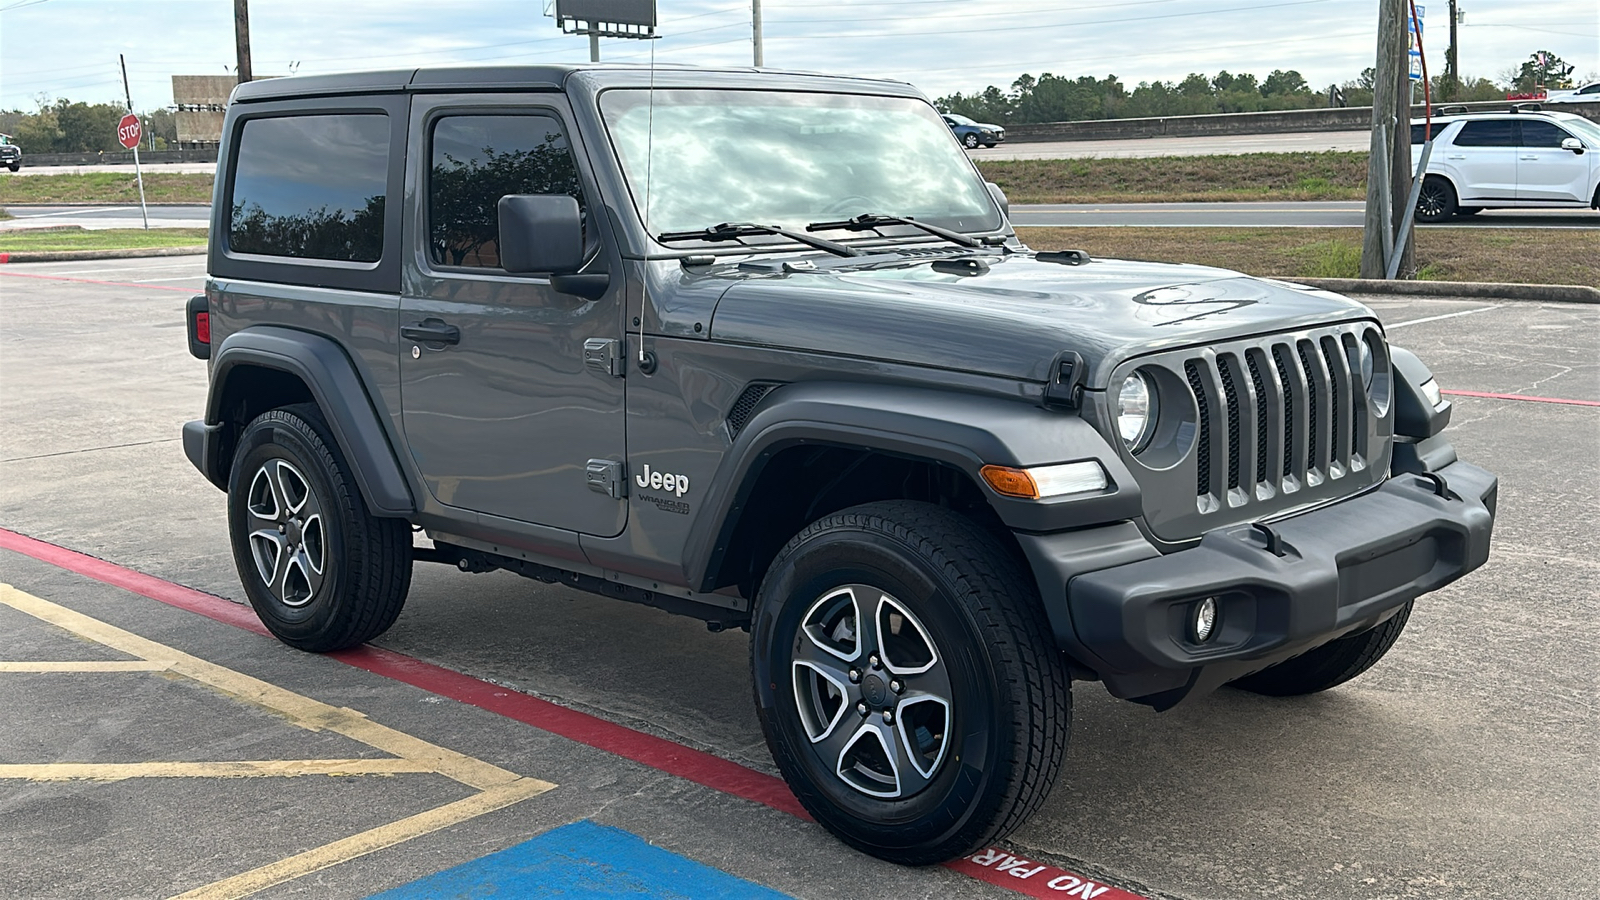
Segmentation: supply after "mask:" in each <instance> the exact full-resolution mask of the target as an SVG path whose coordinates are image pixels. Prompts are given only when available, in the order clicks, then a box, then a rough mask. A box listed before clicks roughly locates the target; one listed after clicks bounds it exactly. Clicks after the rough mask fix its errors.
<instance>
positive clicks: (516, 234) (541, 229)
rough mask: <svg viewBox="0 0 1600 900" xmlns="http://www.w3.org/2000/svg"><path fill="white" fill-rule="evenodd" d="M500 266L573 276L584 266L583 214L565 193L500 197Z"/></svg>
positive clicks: (529, 271) (513, 270) (518, 270)
mask: <svg viewBox="0 0 1600 900" xmlns="http://www.w3.org/2000/svg"><path fill="white" fill-rule="evenodd" d="M499 213H500V265H501V266H502V267H503V268H504V269H505V270H506V271H507V272H512V273H516V274H525V273H538V274H549V275H570V274H572V273H574V272H577V271H578V269H579V268H580V267H581V266H582V265H583V217H582V214H581V213H580V212H579V211H578V201H576V200H574V199H572V197H570V196H568V195H566V194H508V195H506V196H504V197H501V198H500V206H499Z"/></svg>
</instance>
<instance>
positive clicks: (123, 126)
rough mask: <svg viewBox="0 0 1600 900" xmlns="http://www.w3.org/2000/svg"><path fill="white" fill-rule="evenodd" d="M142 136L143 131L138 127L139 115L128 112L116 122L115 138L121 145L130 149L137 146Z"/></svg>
mask: <svg viewBox="0 0 1600 900" xmlns="http://www.w3.org/2000/svg"><path fill="white" fill-rule="evenodd" d="M143 136H144V131H143V129H141V128H140V127H139V117H138V116H136V115H134V114H133V113H128V114H127V115H125V116H123V117H122V121H121V122H118V123H117V140H118V141H120V142H122V146H124V147H127V148H128V149H129V150H132V149H133V148H134V147H137V146H139V139H140V138H141V137H143Z"/></svg>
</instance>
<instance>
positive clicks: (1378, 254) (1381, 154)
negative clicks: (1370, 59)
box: [1361, 0, 1411, 278]
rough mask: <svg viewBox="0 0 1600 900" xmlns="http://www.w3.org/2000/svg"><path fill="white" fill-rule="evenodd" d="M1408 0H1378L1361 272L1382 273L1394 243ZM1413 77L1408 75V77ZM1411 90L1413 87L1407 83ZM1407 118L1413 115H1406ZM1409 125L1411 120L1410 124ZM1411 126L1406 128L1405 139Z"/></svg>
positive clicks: (1366, 275) (1364, 275)
mask: <svg viewBox="0 0 1600 900" xmlns="http://www.w3.org/2000/svg"><path fill="white" fill-rule="evenodd" d="M1404 3H1405V0H1379V2H1378V58H1377V62H1376V63H1375V64H1374V65H1373V74H1372V142H1371V144H1370V145H1369V147H1370V150H1369V153H1368V156H1367V211H1366V220H1365V222H1364V224H1363V228H1362V236H1361V277H1362V278H1382V277H1383V276H1384V274H1385V273H1384V263H1385V262H1387V261H1388V257H1389V249H1390V247H1391V246H1392V245H1393V241H1394V231H1393V223H1392V222H1391V221H1390V220H1391V218H1392V215H1391V207H1392V204H1391V202H1390V197H1391V194H1390V183H1391V181H1392V179H1391V177H1390V169H1391V164H1392V161H1393V159H1394V154H1393V150H1392V149H1391V148H1392V147H1393V146H1394V143H1393V141H1392V140H1391V139H1390V135H1392V134H1393V133H1394V132H1395V131H1397V130H1399V125H1400V122H1401V120H1400V118H1399V117H1398V116H1397V115H1396V113H1397V112H1398V110H1399V109H1400V102H1399V101H1400V97H1401V95H1400V93H1399V91H1398V90H1397V88H1399V86H1400V85H1399V83H1398V80H1397V79H1396V77H1395V76H1396V73H1398V74H1399V75H1400V77H1402V78H1405V77H1406V76H1407V67H1406V65H1405V57H1406V50H1405V42H1404V41H1403V40H1402V38H1403V36H1404V34H1405V32H1404V31H1403V30H1402V28H1403V27H1404V25H1403V23H1404V21H1405V17H1404V16H1402V15H1401V12H1400V10H1401V6H1402V5H1403V4H1404ZM1408 80H1409V79H1408ZM1406 90H1407V91H1408V92H1409V91H1410V86H1409V85H1407V86H1406ZM1408 118H1409V117H1408ZM1407 124H1408V125H1409V122H1408V123H1407ZM1410 139H1411V130H1410V128H1409V127H1408V128H1406V140H1407V141H1408V142H1409V141H1410Z"/></svg>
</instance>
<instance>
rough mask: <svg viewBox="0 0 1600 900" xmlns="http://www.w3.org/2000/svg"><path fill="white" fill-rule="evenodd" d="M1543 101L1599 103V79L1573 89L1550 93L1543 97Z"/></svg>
mask: <svg viewBox="0 0 1600 900" xmlns="http://www.w3.org/2000/svg"><path fill="white" fill-rule="evenodd" d="M1543 102H1545V103H1600V81H1596V82H1595V83H1594V84H1586V85H1584V86H1583V87H1581V88H1578V89H1577V90H1575V91H1562V92H1561V93H1559V94H1551V95H1550V96H1548V97H1546V98H1545V99H1544V101H1543Z"/></svg>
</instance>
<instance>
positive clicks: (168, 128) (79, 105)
mask: <svg viewBox="0 0 1600 900" xmlns="http://www.w3.org/2000/svg"><path fill="white" fill-rule="evenodd" d="M127 113H128V110H127V108H125V107H124V106H122V104H120V103H84V102H82V101H78V102H76V103H74V102H73V101H71V100H66V99H59V100H54V101H45V100H41V101H40V103H39V109H38V110H37V111H36V112H31V113H30V112H23V111H22V110H14V109H13V110H5V111H0V132H4V133H6V134H9V135H11V137H12V139H13V140H14V141H15V142H16V143H17V145H18V146H20V147H21V148H22V150H23V152H24V153H93V152H95V151H97V150H104V151H112V150H121V149H122V145H121V144H120V143H118V142H117V123H118V122H120V121H122V117H123V116H125V115H127ZM139 123H140V125H141V126H143V128H144V134H145V138H144V141H145V142H144V146H145V147H149V146H150V145H151V140H152V138H154V142H155V148H156V149H158V150H160V149H164V148H165V147H167V146H168V145H171V144H176V143H177V142H178V119H177V114H176V113H174V112H173V111H172V110H170V109H154V110H149V111H147V112H142V113H140V114H139Z"/></svg>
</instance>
